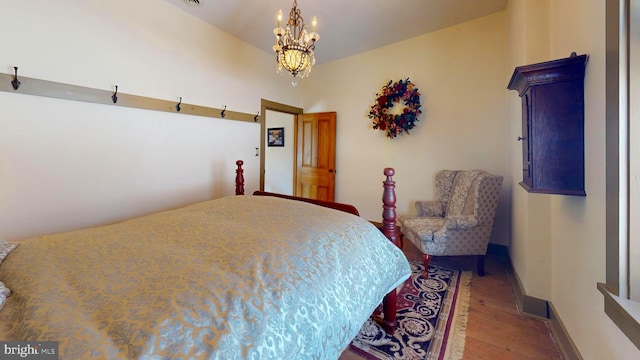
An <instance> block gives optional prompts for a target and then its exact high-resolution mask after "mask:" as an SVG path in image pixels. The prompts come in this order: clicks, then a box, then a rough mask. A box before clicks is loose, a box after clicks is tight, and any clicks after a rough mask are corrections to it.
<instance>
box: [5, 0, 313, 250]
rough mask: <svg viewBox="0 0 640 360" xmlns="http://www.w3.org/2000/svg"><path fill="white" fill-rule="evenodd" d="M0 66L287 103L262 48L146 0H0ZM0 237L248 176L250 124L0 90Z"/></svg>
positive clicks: (155, 93)
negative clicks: (240, 165)
mask: <svg viewBox="0 0 640 360" xmlns="http://www.w3.org/2000/svg"><path fill="white" fill-rule="evenodd" d="M0 7H2V8H3V9H5V10H7V14H9V13H11V16H6V18H5V19H4V20H3V21H2V22H0V31H1V32H2V33H3V34H5V36H4V37H3V44H2V47H3V50H2V61H4V62H5V63H4V64H0V71H2V72H5V73H13V66H18V67H19V75H22V76H25V77H31V78H39V79H44V80H50V81H55V82H61V83H68V84H73V85H80V86H86V87H91V88H97V89H103V90H108V91H112V90H113V89H114V85H118V86H119V92H120V93H127V94H134V95H139V96H145V97H152V98H159V99H164V100H169V101H176V102H177V101H178V98H179V97H182V98H183V102H184V103H188V104H195V105H201V106H208V107H216V108H222V107H223V106H224V105H227V109H228V110H233V111H240V112H246V113H251V114H254V113H256V112H257V111H258V110H259V109H260V100H261V98H267V97H268V98H269V100H272V101H277V102H282V103H287V104H291V105H294V106H299V105H300V103H301V96H300V94H299V92H297V91H295V90H294V89H292V88H291V86H290V85H289V83H288V82H287V81H284V80H283V79H282V78H281V77H280V76H278V75H277V74H276V71H275V66H274V64H273V57H272V56H271V54H266V53H264V52H262V51H260V50H258V49H256V48H254V47H251V46H249V45H247V44H245V43H243V42H241V41H239V40H238V39H237V38H234V37H232V36H230V35H228V34H226V33H223V32H221V31H220V30H218V29H216V28H214V27H211V26H210V25H207V24H206V23H204V22H202V21H200V20H198V19H196V18H194V17H192V16H189V15H187V14H186V13H184V12H183V11H182V10H180V9H179V8H177V7H175V6H173V5H171V4H169V3H167V2H164V1H154V0H139V1H127V0H112V1H100V0H66V1H64V2H57V1H56V2H54V1H48V0H33V1H28V2H24V1H16V0H0ZM0 107H1V108H2V109H3V110H2V117H0V236H3V237H5V238H7V239H10V240H15V239H20V238H25V237H29V236H34V235H39V234H44V233H52V232H59V231H65V230H70V229H75V228H81V227H87V226H94V225H99V224H105V223H110V222H114V221H118V220H121V219H125V218H129V217H131V216H137V215H142V214H146V213H150V212H154V211H158V210H163V209H168V208H175V207H178V206H181V205H184V204H188V203H193V202H196V201H200V200H206V199H211V198H216V197H220V196H223V195H231V194H233V193H234V185H233V184H234V183H233V180H234V177H235V172H234V169H235V161H236V160H238V159H242V160H244V161H245V170H246V171H245V181H246V191H247V192H252V191H253V190H257V189H258V187H259V158H258V157H255V148H256V147H259V146H260V127H259V125H258V124H254V123H245V122H239V121H232V120H222V119H211V118H204V117H197V116H187V115H179V114H170V113H162V112H155V111H146V110H137V109H129V108H119V107H118V108H116V107H109V106H105V105H97V104H90V103H80V102H73V101H67V100H58V99H49V98H43V97H37V96H29V95H21V94H19V91H18V92H17V93H4V92H3V93H0Z"/></svg>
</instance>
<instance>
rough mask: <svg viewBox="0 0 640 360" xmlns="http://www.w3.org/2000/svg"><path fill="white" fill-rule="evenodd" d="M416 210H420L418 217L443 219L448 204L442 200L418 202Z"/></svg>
mask: <svg viewBox="0 0 640 360" xmlns="http://www.w3.org/2000/svg"><path fill="white" fill-rule="evenodd" d="M416 209H418V216H437V217H443V216H444V211H445V210H446V209H447V204H446V203H445V202H444V201H440V200H435V201H434V200H432V201H416Z"/></svg>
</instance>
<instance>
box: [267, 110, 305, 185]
mask: <svg viewBox="0 0 640 360" xmlns="http://www.w3.org/2000/svg"><path fill="white" fill-rule="evenodd" d="M267 110H271V111H277V112H281V113H286V114H292V115H293V116H294V119H293V129H294V131H293V133H294V136H293V146H294V149H297V146H298V139H297V138H298V115H299V114H302V112H303V110H302V108H299V107H295V106H290V105H285V104H281V103H277V102H274V101H270V100H266V99H260V114H261V115H260V116H259V120H260V190H261V191H264V170H265V169H264V167H265V159H266V156H265V146H266V143H267V137H266V135H265V126H266V117H267ZM297 161H298V159H297V154H296V151H294V154H293V164H292V166H293V169H294V171H293V184H294V186H295V184H296V171H295V168H296V164H297Z"/></svg>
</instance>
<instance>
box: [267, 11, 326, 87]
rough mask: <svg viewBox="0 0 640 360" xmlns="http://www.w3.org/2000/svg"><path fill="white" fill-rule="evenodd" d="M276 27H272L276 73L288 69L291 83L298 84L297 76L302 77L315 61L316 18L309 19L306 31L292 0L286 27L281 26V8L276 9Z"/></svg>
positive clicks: (318, 36)
mask: <svg viewBox="0 0 640 360" xmlns="http://www.w3.org/2000/svg"><path fill="white" fill-rule="evenodd" d="M277 18H278V27H276V28H275V29H273V34H274V35H275V36H276V44H275V45H274V46H273V51H275V52H276V62H277V63H278V73H282V70H283V69H284V70H286V71H288V72H289V73H290V74H291V75H292V76H293V81H292V82H291V85H293V86H296V85H297V84H298V82H297V79H296V78H297V77H299V78H304V77H306V76H307V75H309V73H310V72H311V68H312V67H313V65H314V64H315V63H316V58H315V56H314V55H313V50H315V48H316V41H317V40H318V39H320V35H318V33H316V24H317V22H318V20H317V19H316V18H315V16H314V17H313V19H312V20H311V32H310V33H309V32H307V26H306V25H305V23H304V19H303V18H302V14H301V12H300V9H298V2H297V1H296V0H293V7H292V8H291V11H290V12H289V21H287V24H286V28H283V27H282V10H280V11H278V15H277Z"/></svg>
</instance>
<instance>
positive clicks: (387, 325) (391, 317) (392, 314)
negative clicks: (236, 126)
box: [236, 160, 400, 335]
mask: <svg viewBox="0 0 640 360" xmlns="http://www.w3.org/2000/svg"><path fill="white" fill-rule="evenodd" d="M243 164H244V162H243V161H242V160H238V161H236V165H237V166H238V167H237V169H236V195H244V170H243V169H242V165H243ZM394 174H395V170H394V169H393V168H385V169H384V175H385V176H386V179H385V180H384V181H383V182H382V184H383V187H384V190H383V192H382V209H383V210H382V229H381V231H382V233H383V234H384V235H385V236H386V237H387V238H388V239H389V241H391V242H392V243H393V244H394V245H396V246H398V247H400V246H399V242H398V241H399V235H398V230H397V228H396V220H397V215H396V192H395V188H396V183H395V181H393V178H392V177H393V175H394ZM253 195H258V196H275V197H280V198H285V199H291V200H297V201H304V202H308V203H311V204H316V205H320V206H324V207H328V208H331V209H336V210H340V211H344V212H347V213H350V214H353V215H356V216H360V213H359V212H358V209H356V207H355V206H353V205H348V204H341V203H336V202H330V201H322V200H315V199H307V198H302V197H298V196H291V195H283V194H277V193H271V192H265V191H255V192H254V193H253ZM397 304H398V300H397V294H396V290H395V289H393V290H392V291H391V292H389V293H388V294H387V295H386V296H385V297H384V300H383V302H382V313H383V316H379V315H377V314H376V315H375V318H376V320H377V321H378V322H379V323H380V325H381V326H382V328H383V329H384V330H385V331H386V332H387V333H388V334H390V335H393V333H394V331H395V329H396V307H397Z"/></svg>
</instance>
